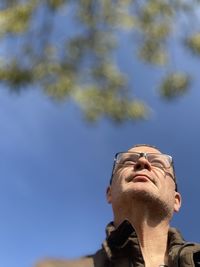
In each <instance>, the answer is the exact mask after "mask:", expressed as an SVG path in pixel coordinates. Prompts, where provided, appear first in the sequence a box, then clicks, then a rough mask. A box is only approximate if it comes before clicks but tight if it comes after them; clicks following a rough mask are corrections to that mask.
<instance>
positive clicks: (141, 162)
mask: <svg viewBox="0 0 200 267" xmlns="http://www.w3.org/2000/svg"><path fill="white" fill-rule="evenodd" d="M134 169H135V170H136V171H138V170H142V169H147V170H148V171H150V170H151V164H150V163H149V161H148V160H147V159H146V158H145V157H140V158H139V159H138V160H137V162H136V164H135V166H134Z"/></svg>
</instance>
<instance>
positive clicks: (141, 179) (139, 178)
mask: <svg viewBox="0 0 200 267" xmlns="http://www.w3.org/2000/svg"><path fill="white" fill-rule="evenodd" d="M148 181H150V182H152V183H153V184H155V182H154V180H153V179H152V178H150V177H149V176H148V175H146V174H143V173H137V174H135V175H134V176H132V177H130V179H129V182H148Z"/></svg>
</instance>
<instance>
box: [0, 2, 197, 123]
mask: <svg viewBox="0 0 200 267" xmlns="http://www.w3.org/2000/svg"><path fill="white" fill-rule="evenodd" d="M198 5H199V1H195V0H191V1H181V0H176V1H173V3H172V1H169V0H165V1H161V0H148V1H147V0H146V1H145V0H144V1H134V0H116V1H110V0H96V1H94V0H76V1H72V0H45V1H39V0H29V1H23V0H7V1H6V0H4V1H2V3H1V4H0V38H1V41H2V43H6V44H9V49H6V48H2V50H3V56H2V57H1V61H0V80H1V81H2V82H3V83H5V84H7V85H8V86H9V88H10V89H12V90H14V91H20V89H21V88H25V87H26V86H29V85H33V86H34V85H36V84H37V85H39V86H40V87H41V88H42V89H43V90H44V92H45V93H47V94H48V95H50V96H51V97H52V98H53V99H57V100H67V99H72V100H73V101H74V102H75V103H76V104H77V105H78V106H79V107H80V108H81V110H82V111H83V113H84V115H85V117H86V118H87V119H88V120H90V121H96V120H98V119H100V118H101V117H103V116H105V117H108V118H110V119H112V120H113V121H115V122H122V121H126V120H129V119H131V120H136V119H142V118H146V117H147V115H148V112H149V108H148V107H147V106H146V104H144V103H143V102H142V101H140V100H138V99H136V98H135V97H134V96H133V91H132V90H131V89H128V85H127V84H128V83H127V82H128V79H127V78H128V77H127V76H125V75H124V74H123V73H122V72H121V71H120V68H119V66H118V64H117V62H116V58H115V53H116V49H117V48H118V44H119V43H120V37H119V36H120V34H119V33H122V32H126V33H127V34H129V35H130V36H131V38H132V40H133V45H134V47H136V48H137V55H138V56H139V57H140V59H141V60H143V61H144V62H147V63H149V64H154V65H157V66H165V65H166V66H167V64H168V63H169V62H170V60H171V59H170V55H169V53H168V41H169V39H170V37H171V34H172V33H174V32H175V31H176V30H179V28H178V27H177V25H179V24H180V20H179V16H180V14H184V15H186V16H187V17H188V19H189V18H190V16H193V13H194V11H195V10H196V9H197V7H198ZM72 24H73V29H72ZM184 38H185V40H184V44H186V46H185V47H187V48H188V49H190V50H191V51H192V52H193V53H194V54H195V55H197V54H199V53H200V33H198V32H194V33H191V32H190V33H189V37H188V36H185V37H184ZM190 79H191V78H190V77H189V76H188V75H187V74H183V73H181V72H179V71H176V72H175V73H173V71H172V73H171V74H170V75H169V76H168V77H167V78H166V79H164V80H163V81H162V83H161V86H160V92H161V94H162V96H163V97H165V98H167V99H172V98H174V97H177V96H180V95H182V94H184V93H185V92H187V91H188V87H189V85H190Z"/></svg>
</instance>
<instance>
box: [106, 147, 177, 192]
mask: <svg viewBox="0 0 200 267" xmlns="http://www.w3.org/2000/svg"><path fill="white" fill-rule="evenodd" d="M140 146H146V147H152V148H155V149H157V150H159V151H160V149H159V148H158V147H156V146H154V145H149V144H136V145H134V146H133V147H132V148H134V147H140ZM160 152H161V151H160ZM161 153H162V152H161ZM115 164H116V163H115V162H114V163H113V168H112V173H111V178H110V185H111V184H112V181H113V174H114V169H115ZM172 171H173V175H174V179H173V180H174V182H175V190H176V191H178V185H177V179H176V173H175V168H174V162H173V159H172Z"/></svg>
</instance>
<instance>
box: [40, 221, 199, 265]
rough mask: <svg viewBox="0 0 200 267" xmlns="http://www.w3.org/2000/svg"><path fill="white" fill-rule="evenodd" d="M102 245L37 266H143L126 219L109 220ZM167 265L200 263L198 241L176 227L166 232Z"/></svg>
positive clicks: (131, 228)
mask: <svg viewBox="0 0 200 267" xmlns="http://www.w3.org/2000/svg"><path fill="white" fill-rule="evenodd" d="M106 233H107V238H106V240H105V241H104V243H103V245H102V249H100V250H99V251H97V252H96V254H94V255H90V256H87V257H84V258H81V259H77V260H72V261H64V260H63V261H62V260H58V261H56V260H47V261H44V262H41V263H39V264H38V265H37V267H144V266H145V263H144V259H143V257H142V253H141V249H140V246H139V243H138V238H137V235H136V232H135V230H134V229H133V227H132V226H131V224H130V223H129V222H128V221H124V222H123V223H122V224H121V225H120V226H119V227H118V228H117V229H115V227H114V226H113V223H110V224H109V225H108V226H107V228H106ZM168 248H169V255H168V267H197V266H199V267H200V244H196V243H188V242H186V241H184V239H183V238H182V236H181V234H180V233H179V231H177V230H176V229H175V228H170V230H169V234H168Z"/></svg>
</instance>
